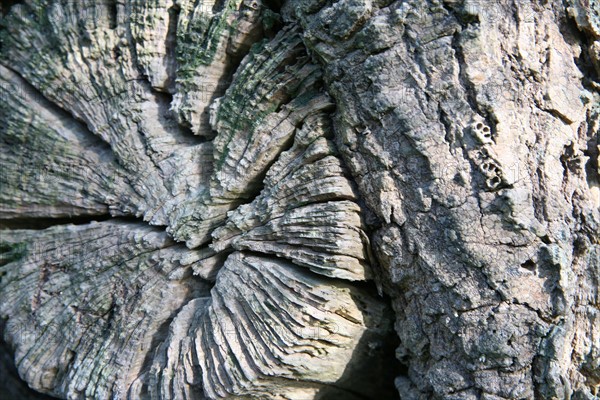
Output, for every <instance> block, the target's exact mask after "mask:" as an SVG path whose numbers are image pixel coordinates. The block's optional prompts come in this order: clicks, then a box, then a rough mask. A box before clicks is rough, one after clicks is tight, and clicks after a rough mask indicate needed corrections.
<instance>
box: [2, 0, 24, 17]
mask: <svg viewBox="0 0 600 400" xmlns="http://www.w3.org/2000/svg"><path fill="white" fill-rule="evenodd" d="M23 2H24V1H23V0H2V3H0V16H5V15H6V14H8V12H9V11H10V9H11V8H12V7H13V6H15V5H17V4H22V3H23Z"/></svg>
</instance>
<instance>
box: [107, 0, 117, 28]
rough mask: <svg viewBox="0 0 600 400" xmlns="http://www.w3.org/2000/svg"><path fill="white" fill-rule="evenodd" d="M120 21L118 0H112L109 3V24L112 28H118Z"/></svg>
mask: <svg viewBox="0 0 600 400" xmlns="http://www.w3.org/2000/svg"><path fill="white" fill-rule="evenodd" d="M117 22H118V12H117V0H110V1H109V3H108V24H109V25H108V26H109V28H110V29H116V28H117V25H118V24H117Z"/></svg>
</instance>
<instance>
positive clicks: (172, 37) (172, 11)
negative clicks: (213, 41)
mask: <svg viewBox="0 0 600 400" xmlns="http://www.w3.org/2000/svg"><path fill="white" fill-rule="evenodd" d="M168 13H169V24H168V28H167V38H166V40H165V48H166V49H167V54H166V58H167V60H166V62H167V77H168V80H167V91H168V92H169V93H175V76H176V75H177V51H176V49H177V26H178V23H179V14H180V13H181V8H180V7H179V5H173V6H172V7H170V8H169V9H168ZM169 104H170V103H169Z"/></svg>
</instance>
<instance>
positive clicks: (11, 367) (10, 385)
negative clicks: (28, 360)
mask: <svg viewBox="0 0 600 400" xmlns="http://www.w3.org/2000/svg"><path fill="white" fill-rule="evenodd" d="M18 333H19V332H17V334H18ZM5 334H6V321H4V320H0V399H2V400H13V399H14V400H54V399H56V398H55V397H51V396H48V395H45V394H41V393H38V392H36V391H35V390H33V389H31V388H30V387H29V385H28V384H27V382H25V381H23V380H22V379H21V378H20V376H19V373H18V371H17V367H16V365H15V362H14V352H13V349H11V348H10V346H9V345H8V344H7V343H6V342H5V341H4V337H5Z"/></svg>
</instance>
